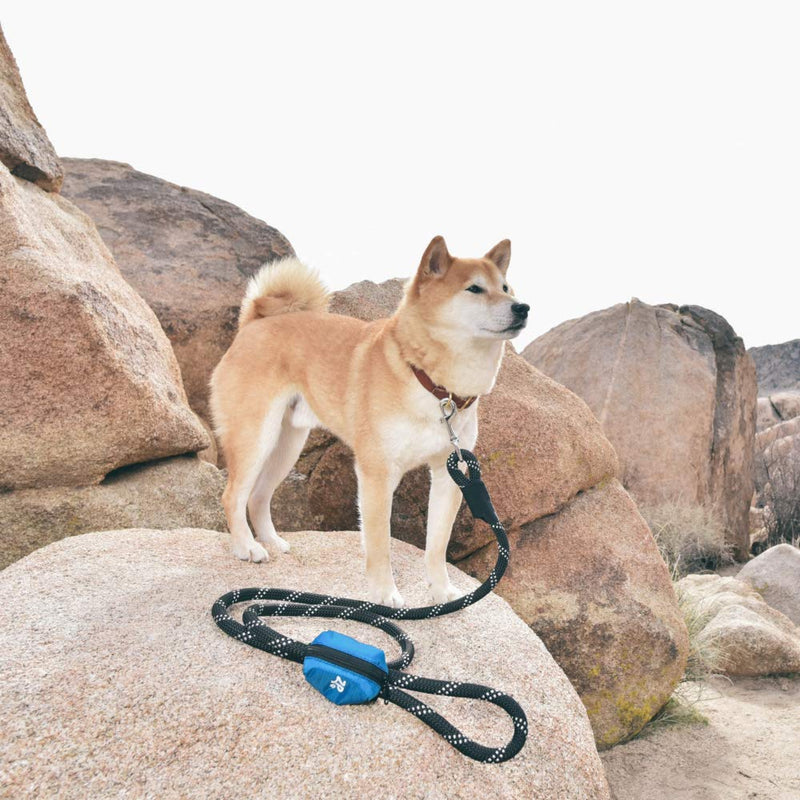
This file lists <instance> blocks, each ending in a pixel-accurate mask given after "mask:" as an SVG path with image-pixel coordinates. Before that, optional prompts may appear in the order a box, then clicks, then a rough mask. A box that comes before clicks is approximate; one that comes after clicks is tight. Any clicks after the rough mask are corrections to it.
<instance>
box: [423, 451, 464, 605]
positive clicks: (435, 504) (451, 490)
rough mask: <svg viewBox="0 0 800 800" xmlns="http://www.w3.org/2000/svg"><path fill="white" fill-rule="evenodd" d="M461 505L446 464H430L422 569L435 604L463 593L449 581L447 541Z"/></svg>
mask: <svg viewBox="0 0 800 800" xmlns="http://www.w3.org/2000/svg"><path fill="white" fill-rule="evenodd" d="M460 505H461V490H460V489H459V488H458V486H456V484H455V483H454V482H453V479H452V478H451V477H450V475H449V473H448V472H447V467H444V466H436V467H434V466H431V494H430V498H429V499H428V529H427V536H426V540H425V572H426V573H427V575H428V584H429V585H430V587H431V595H432V596H433V601H434V602H435V603H446V602H448V601H449V600H455V599H456V598H457V597H460V596H461V595H462V592H459V591H458V589H456V588H455V586H453V584H452V583H450V578H449V577H448V575H447V544H448V542H449V541H450V533H451V531H452V530H453V522H455V519H456V514H458V508H459V506H460Z"/></svg>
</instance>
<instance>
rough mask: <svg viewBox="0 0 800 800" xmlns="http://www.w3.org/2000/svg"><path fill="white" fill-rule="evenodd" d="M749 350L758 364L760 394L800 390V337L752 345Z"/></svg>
mask: <svg viewBox="0 0 800 800" xmlns="http://www.w3.org/2000/svg"><path fill="white" fill-rule="evenodd" d="M747 352H748V353H750V355H751V356H752V358H753V361H754V362H755V365H756V374H757V376H758V393H759V394H762V395H769V394H772V393H774V392H780V391H784V390H794V391H795V392H800V339H792V340H791V341H789V342H783V343H782V344H768V345H764V346H763V347H751V348H749V349H748V351H747Z"/></svg>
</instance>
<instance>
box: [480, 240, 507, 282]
mask: <svg viewBox="0 0 800 800" xmlns="http://www.w3.org/2000/svg"><path fill="white" fill-rule="evenodd" d="M484 258H488V259H489V261H491V262H492V263H493V264H495V265H496V266H497V269H499V270H500V272H502V273H503V275H505V274H506V272H508V263H509V261H511V241H510V240H509V239H503V241H502V242H498V243H497V244H496V245H495V246H494V247H493V248H492V249H491V250H490V251H489V252H488V253H487V254H486V255H485V256H484Z"/></svg>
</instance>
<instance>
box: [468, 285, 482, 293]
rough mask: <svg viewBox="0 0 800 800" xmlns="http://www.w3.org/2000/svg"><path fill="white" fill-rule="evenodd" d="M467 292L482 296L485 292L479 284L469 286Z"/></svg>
mask: <svg viewBox="0 0 800 800" xmlns="http://www.w3.org/2000/svg"><path fill="white" fill-rule="evenodd" d="M467 291H468V292H472V293H473V294H480V293H481V292H482V291H483V288H482V287H480V286H478V284H477V283H473V284H472V286H467Z"/></svg>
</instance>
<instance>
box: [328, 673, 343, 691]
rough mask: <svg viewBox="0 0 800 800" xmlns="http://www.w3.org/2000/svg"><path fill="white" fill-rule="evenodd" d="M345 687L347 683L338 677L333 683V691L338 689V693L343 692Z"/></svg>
mask: <svg viewBox="0 0 800 800" xmlns="http://www.w3.org/2000/svg"><path fill="white" fill-rule="evenodd" d="M345 686H347V681H343V680H342V679H341V678H340V677H339V676H338V675H337V676H336V678H335V679H334V680H332V681H331V689H336V691H337V692H343V691H344V687H345Z"/></svg>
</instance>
